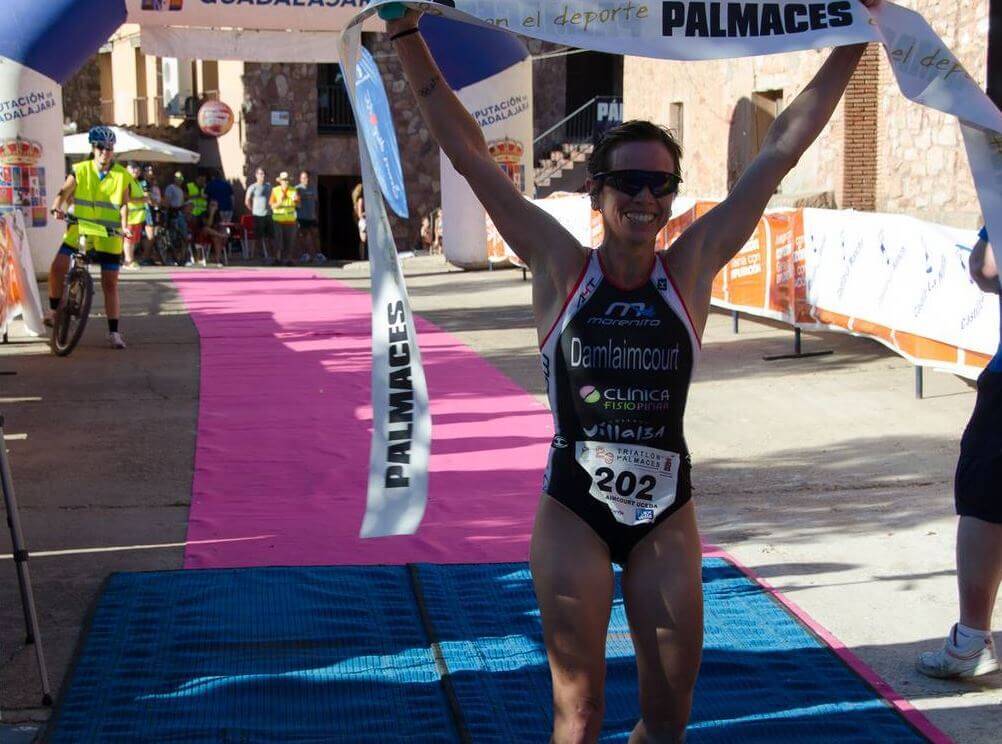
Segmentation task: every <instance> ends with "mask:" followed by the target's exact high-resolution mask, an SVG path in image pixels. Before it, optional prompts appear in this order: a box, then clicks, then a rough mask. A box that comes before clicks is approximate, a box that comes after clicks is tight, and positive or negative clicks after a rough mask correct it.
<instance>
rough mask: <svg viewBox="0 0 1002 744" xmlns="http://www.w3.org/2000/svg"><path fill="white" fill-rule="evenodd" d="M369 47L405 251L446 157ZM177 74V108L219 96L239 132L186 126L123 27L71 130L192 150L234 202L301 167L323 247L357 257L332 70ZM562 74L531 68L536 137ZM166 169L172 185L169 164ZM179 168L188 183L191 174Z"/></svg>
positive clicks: (393, 71)
mask: <svg viewBox="0 0 1002 744" xmlns="http://www.w3.org/2000/svg"><path fill="white" fill-rule="evenodd" d="M524 41H525V43H526V44H527V45H528V47H529V50H530V53H532V54H534V55H539V54H546V53H548V52H552V51H554V50H558V48H557V47H555V46H554V45H549V44H546V43H544V42H539V41H536V40H533V39H524ZM363 44H364V45H365V46H366V48H368V49H369V51H370V52H371V53H372V54H373V56H374V57H375V58H376V60H377V61H378V63H379V68H380V71H381V74H382V76H383V83H384V86H385V88H386V91H387V95H388V98H389V101H390V107H391V110H392V112H393V120H394V127H395V130H396V134H397V140H398V143H399V145H400V150H401V153H402V156H403V157H402V158H401V160H402V164H403V169H404V180H405V183H406V184H407V197H408V209H409V212H410V215H411V217H410V219H408V220H402V219H399V218H397V217H395V216H394V215H392V213H391V216H390V220H391V223H392V226H393V230H394V233H395V235H396V236H397V239H398V243H399V244H400V245H401V247H410V246H411V245H413V244H414V243H415V242H416V241H417V239H418V234H419V229H420V223H421V218H422V217H423V216H424V215H427V214H428V213H430V212H431V211H432V210H434V209H436V208H437V207H438V206H440V183H439V149H438V147H437V146H436V145H435V143H434V142H433V141H432V139H431V136H430V133H429V131H428V128H427V127H426V126H425V124H424V121H423V120H422V118H421V115H420V113H419V111H418V107H417V101H416V100H415V98H414V95H413V93H412V92H411V90H410V88H409V87H408V86H407V84H406V82H405V81H404V78H403V74H402V71H401V69H400V65H399V62H398V60H397V57H396V55H395V53H394V52H393V49H392V45H391V44H390V43H389V42H388V40H387V38H386V36H385V35H384V34H378V33H365V34H363ZM174 65H175V69H176V70H180V73H179V76H180V77H181V78H183V80H184V81H186V82H185V83H184V85H187V86H188V87H187V89H185V90H183V91H182V93H181V99H184V98H185V96H190V97H191V98H192V99H193V102H194V105H195V107H196V108H197V104H198V102H199V101H201V100H204V99H209V98H213V99H218V100H221V101H223V102H225V103H227V104H228V105H229V106H230V108H232V109H233V111H234V115H235V123H234V126H233V128H232V129H231V130H230V131H229V132H228V133H227V134H225V135H223V136H221V137H218V138H214V137H207V136H204V135H201V134H200V132H199V131H198V128H197V127H196V126H195V124H194V122H193V121H192V119H191V118H190V116H189V117H188V118H185V116H183V112H181V111H179V108H178V107H179V106H180V105H181V104H180V103H176V105H174V106H173V108H170V107H169V106H168V101H167V99H168V98H170V97H171V92H170V91H169V90H166V88H165V80H166V78H167V76H168V73H167V72H166V68H165V66H164V62H163V61H162V60H160V59H159V58H156V57H152V56H147V55H144V54H143V53H142V49H141V48H140V38H139V35H138V27H135V26H128V25H126V26H123V27H121V28H120V29H119V30H118V31H117V32H116V34H115V35H114V36H113V37H112V39H111V40H110V41H109V42H108V44H106V45H105V47H103V48H102V50H101V52H99V53H98V54H97V55H95V56H94V57H92V58H91V60H89V61H88V63H87V64H86V65H85V66H84V67H83V68H82V69H81V70H80V71H79V72H78V73H77V74H76V75H75V76H74V78H73V79H72V80H71V81H70V82H68V83H67V84H66V85H65V86H64V87H63V106H64V113H65V117H66V119H67V122H70V121H72V122H74V123H75V124H76V126H77V129H78V131H84V130H86V129H87V128H89V127H90V126H93V125H94V124H97V123H102V122H103V123H106V124H112V123H113V124H120V125H123V126H128V127H129V128H130V129H133V130H137V131H140V132H144V133H149V134H150V135H151V136H154V137H156V138H158V139H161V140H166V141H169V142H171V143H172V144H178V145H180V146H182V147H186V148H188V149H192V150H196V151H198V152H200V153H201V156H202V159H201V162H200V164H199V166H200V167H204V168H218V169H219V170H221V171H222V172H223V174H224V177H225V178H227V179H228V180H229V181H230V182H231V184H232V185H233V186H234V190H235V192H236V195H237V198H238V200H242V195H243V191H244V189H245V187H246V185H247V184H249V183H251V182H253V180H254V171H255V170H256V169H257V168H258V167H262V168H264V170H265V173H266V174H267V177H268V179H269V180H271V181H273V180H274V179H275V177H277V175H278V174H279V173H280V172H281V171H288V172H289V173H290V174H292V176H293V178H295V177H296V175H297V174H298V172H299V171H300V170H307V171H309V172H310V173H311V175H312V177H313V179H314V183H316V184H318V185H319V190H320V197H321V204H320V207H321V229H322V234H323V237H324V242H325V246H324V247H325V250H327V252H328V254H329V255H334V256H337V257H346V258H348V257H354V256H355V255H357V253H356V252H357V231H356V230H355V223H354V217H353V215H352V213H351V204H350V199H349V194H350V192H351V189H352V188H353V187H354V186H355V185H356V184H357V183H358V182H359V181H360V171H361V168H360V164H359V155H358V138H357V136H356V134H355V132H354V129H353V127H352V126H348V127H334V128H330V127H325V126H323V122H321V121H320V118H319V111H320V109H321V108H322V107H321V106H320V100H319V98H320V96H321V95H324V93H323V91H324V90H329V88H325V78H324V76H325V75H328V76H329V75H330V74H331V72H332V71H331V69H330V67H331V66H326V65H318V64H292V63H255V62H237V61H223V60H220V61H218V62H208V61H206V62H203V61H177V62H175V63H174ZM175 74H178V73H175ZM567 77H568V76H567V58H565V57H560V56H557V57H551V58H545V59H540V60H539V61H537V62H535V63H534V65H533V83H534V86H535V88H534V101H533V106H534V120H535V127H536V131H537V132H539V131H544V130H545V129H547V128H549V127H550V126H551V125H553V124H554V123H556V122H557V121H559V120H560V119H561V118H562V117H563V116H564V114H565V112H566V96H565V89H566V81H567ZM182 87H183V85H182ZM190 113H191V112H189V114H190ZM161 170H162V174H161V177H162V178H163V179H164V180H166V178H168V177H169V175H170V173H169V172H170V171H173V170H174V166H164V167H163V168H162V169H161ZM181 170H182V171H185V172H186V175H193V173H194V170H195V169H194V168H190V167H184V168H181ZM189 171H190V173H189Z"/></svg>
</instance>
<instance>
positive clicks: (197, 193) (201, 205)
mask: <svg viewBox="0 0 1002 744" xmlns="http://www.w3.org/2000/svg"><path fill="white" fill-rule="evenodd" d="M188 201H190V202H191V213H192V214H193V215H195V216H196V217H198V216H200V215H203V214H205V210H206V209H208V208H209V201H208V199H206V198H205V192H204V191H202V189H200V188H198V184H197V183H192V182H191V181H189V182H188Z"/></svg>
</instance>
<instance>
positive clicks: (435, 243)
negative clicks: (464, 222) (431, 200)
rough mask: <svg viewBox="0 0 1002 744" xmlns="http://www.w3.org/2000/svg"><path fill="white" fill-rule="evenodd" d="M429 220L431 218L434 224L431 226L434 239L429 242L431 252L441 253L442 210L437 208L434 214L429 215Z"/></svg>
mask: <svg viewBox="0 0 1002 744" xmlns="http://www.w3.org/2000/svg"><path fill="white" fill-rule="evenodd" d="M431 218H432V222H433V223H434V224H433V226H432V234H433V235H434V237H433V238H432V241H431V252H432V253H441V252H442V250H443V247H442V240H443V238H442V235H443V225H442V208H441V207H439V208H438V209H436V210H435V211H434V212H432V213H431Z"/></svg>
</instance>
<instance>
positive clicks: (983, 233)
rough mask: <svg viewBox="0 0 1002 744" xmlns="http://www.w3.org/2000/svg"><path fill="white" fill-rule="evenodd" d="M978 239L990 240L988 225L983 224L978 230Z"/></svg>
mask: <svg viewBox="0 0 1002 744" xmlns="http://www.w3.org/2000/svg"><path fill="white" fill-rule="evenodd" d="M978 239H979V240H983V241H985V242H986V243H987V242H988V225H982V226H981V229H980V230H979V231H978Z"/></svg>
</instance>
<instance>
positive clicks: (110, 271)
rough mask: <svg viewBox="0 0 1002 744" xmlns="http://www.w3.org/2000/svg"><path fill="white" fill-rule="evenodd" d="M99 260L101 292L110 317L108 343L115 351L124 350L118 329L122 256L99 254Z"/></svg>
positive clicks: (106, 312) (106, 311)
mask: <svg viewBox="0 0 1002 744" xmlns="http://www.w3.org/2000/svg"><path fill="white" fill-rule="evenodd" d="M96 257H97V260H98V262H99V263H100V266H101V291H102V292H103V293H104V312H105V315H107V316H108V342H109V343H110V344H111V346H112V348H114V349H124V348H125V341H124V340H122V335H121V333H120V332H119V329H118V319H119V315H120V313H121V302H120V300H119V296H118V271H119V268H120V267H121V260H122V257H121V256H116V255H114V254H110V253H98V254H97V256H96Z"/></svg>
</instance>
